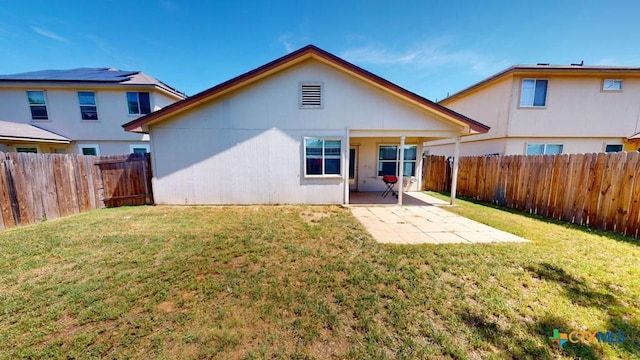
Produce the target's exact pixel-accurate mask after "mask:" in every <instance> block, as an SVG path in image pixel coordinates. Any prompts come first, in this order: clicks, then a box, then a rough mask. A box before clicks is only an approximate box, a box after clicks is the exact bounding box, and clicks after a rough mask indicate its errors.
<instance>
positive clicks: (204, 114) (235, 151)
mask: <svg viewBox="0 0 640 360" xmlns="http://www.w3.org/2000/svg"><path fill="white" fill-rule="evenodd" d="M305 81H309V82H320V83H322V86H323V107H322V109H300V107H299V84H300V82H305ZM347 128H349V129H350V130H358V129H359V130H366V131H369V130H371V131H380V132H383V131H396V130H398V131H403V132H405V133H406V134H407V135H410V134H411V131H413V130H419V131H425V130H430V131H441V132H443V133H452V132H454V133H455V132H459V131H460V130H461V127H456V126H454V125H453V124H451V123H447V122H445V121H443V120H440V119H438V118H436V117H435V116H434V115H431V114H430V113H427V112H426V111H425V110H423V109H419V108H418V107H417V106H414V105H412V104H409V103H408V102H405V101H401V100H399V99H398V98H397V97H395V96H392V95H390V94H389V93H387V92H384V91H383V90H379V89H376V88H373V87H372V86H371V85H370V84H367V83H365V82H363V81H361V80H358V79H355V78H352V77H350V76H345V74H344V73H343V72H340V71H338V70H336V69H334V68H332V67H330V66H327V65H325V64H321V63H319V62H316V61H312V60H308V61H306V62H304V63H301V64H298V65H296V66H294V67H292V68H289V69H287V70H285V71H282V72H280V73H277V74H273V75H271V76H270V77H268V78H267V79H263V80H261V81H258V82H256V83H253V84H250V85H247V86H245V87H243V88H241V89H240V90H237V91H235V92H231V93H227V94H225V95H222V96H220V97H217V98H215V99H214V100H210V101H209V102H205V103H203V104H200V105H199V106H197V107H196V108H194V109H191V110H188V111H185V112H183V113H180V114H178V115H176V116H174V117H172V118H170V119H169V120H167V121H162V122H159V123H156V124H151V125H149V131H150V135H151V140H152V161H153V167H154V180H153V185H154V198H155V201H156V202H157V203H159V204H279V203H308V204H341V203H343V201H344V180H343V179H342V178H309V177H305V176H304V168H303V166H304V149H303V139H304V137H305V136H307V137H321V136H325V137H327V136H329V137H338V138H340V139H341V140H342V142H343V143H342V144H343V157H342V159H343V163H344V161H345V160H346V157H345V155H346V152H347V149H346V139H345V136H346V129H347ZM378 139H380V138H378ZM414 140H415V141H414V143H416V142H417V138H416V139H414ZM378 141H384V142H389V143H394V144H397V143H399V141H400V139H399V137H396V138H393V139H382V140H375V139H371V140H367V141H366V143H365V142H364V141H363V142H362V144H361V145H362V147H361V149H362V153H360V154H359V159H360V161H361V162H360V169H361V174H362V175H361V176H360V178H361V179H362V181H363V182H362V184H360V186H361V188H360V190H375V191H378V190H382V189H383V186H384V184H383V183H382V181H381V180H380V179H379V178H377V176H376V175H377V174H376V173H375V171H376V169H377V162H376V161H377V145H376V144H377V142H378ZM407 143H409V142H407ZM420 151H421V150H420ZM346 171H347V169H345V168H344V166H343V168H342V172H343V174H344V173H345V172H346Z"/></svg>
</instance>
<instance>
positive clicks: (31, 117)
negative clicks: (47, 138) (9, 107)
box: [24, 89, 51, 121]
mask: <svg viewBox="0 0 640 360" xmlns="http://www.w3.org/2000/svg"><path fill="white" fill-rule="evenodd" d="M29 91H40V92H42V97H43V98H44V107H45V109H46V110H47V118H46V119H34V118H33V113H32V112H31V103H30V102H29V95H28V93H29ZM24 94H25V95H26V96H27V106H29V118H30V119H31V121H51V114H49V99H48V98H47V91H46V90H44V89H25V92H24ZM33 106H42V105H33Z"/></svg>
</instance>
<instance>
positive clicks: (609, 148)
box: [604, 144, 622, 153]
mask: <svg viewBox="0 0 640 360" xmlns="http://www.w3.org/2000/svg"><path fill="white" fill-rule="evenodd" d="M620 151H622V144H607V145H606V146H605V147H604V152H608V153H609V152H620Z"/></svg>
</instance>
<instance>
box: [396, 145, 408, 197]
mask: <svg viewBox="0 0 640 360" xmlns="http://www.w3.org/2000/svg"><path fill="white" fill-rule="evenodd" d="M406 139H407V137H406V136H404V135H402V136H400V169H399V170H398V205H402V193H403V192H404V142H405V140H406Z"/></svg>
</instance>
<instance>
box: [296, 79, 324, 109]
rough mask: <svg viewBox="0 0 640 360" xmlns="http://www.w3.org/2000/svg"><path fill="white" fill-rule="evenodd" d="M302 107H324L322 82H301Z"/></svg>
mask: <svg viewBox="0 0 640 360" xmlns="http://www.w3.org/2000/svg"><path fill="white" fill-rule="evenodd" d="M300 108H301V109H322V83H319V82H304V83H300Z"/></svg>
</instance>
